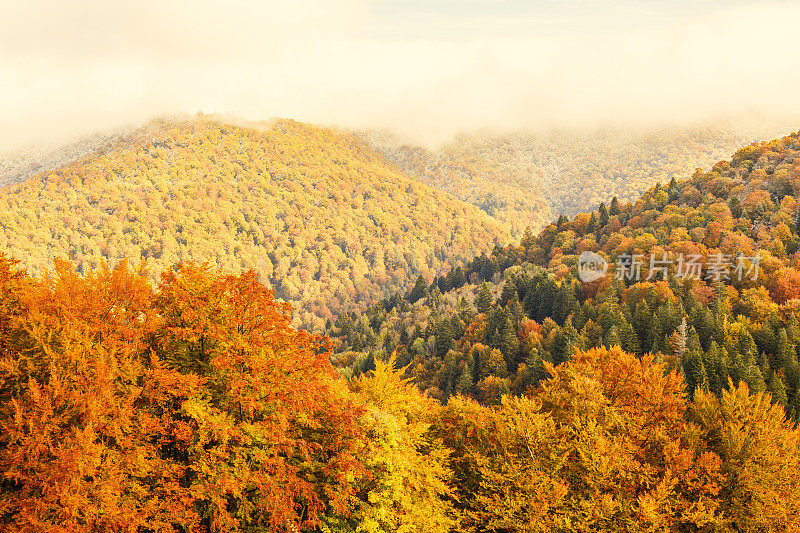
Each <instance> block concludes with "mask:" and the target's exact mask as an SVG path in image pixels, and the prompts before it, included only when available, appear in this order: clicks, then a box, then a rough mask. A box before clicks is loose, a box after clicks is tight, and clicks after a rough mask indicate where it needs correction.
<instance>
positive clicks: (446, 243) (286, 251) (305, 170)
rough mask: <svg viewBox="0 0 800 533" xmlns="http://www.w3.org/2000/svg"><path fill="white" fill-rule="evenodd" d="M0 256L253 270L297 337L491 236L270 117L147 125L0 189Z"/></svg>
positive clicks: (348, 142)
mask: <svg viewBox="0 0 800 533" xmlns="http://www.w3.org/2000/svg"><path fill="white" fill-rule="evenodd" d="M0 215H1V216H2V222H0V246H1V247H3V248H4V249H6V250H8V251H9V253H11V254H12V255H14V256H16V257H19V258H20V260H21V261H22V264H23V266H24V267H25V268H26V269H28V270H29V271H32V272H35V271H37V270H39V269H41V268H42V267H48V266H50V264H51V262H52V260H53V258H55V257H64V258H67V259H69V260H70V261H72V262H73V263H74V264H75V265H76V267H77V268H78V269H79V270H80V271H85V270H86V269H87V268H89V267H96V266H97V265H98V264H99V262H100V261H101V260H105V261H107V262H109V264H111V265H113V264H116V263H117V262H118V261H119V260H121V259H122V258H128V259H130V260H131V261H133V262H134V263H136V262H138V261H139V260H146V262H147V265H148V268H149V269H150V271H151V273H152V275H154V276H157V275H158V273H159V272H161V271H164V270H167V269H169V268H172V266H173V265H175V264H177V263H178V262H180V261H185V260H192V259H194V260H203V261H205V260H209V261H212V262H213V263H215V264H217V265H218V266H220V267H222V268H225V269H227V270H229V271H240V270H243V269H248V268H253V269H255V270H256V272H257V273H258V274H259V275H260V276H261V278H262V279H263V280H264V281H265V282H268V283H269V284H270V285H271V286H272V288H274V289H275V291H276V293H277V295H278V296H279V297H280V298H283V299H285V300H287V301H291V302H294V303H296V304H297V305H298V306H299V308H300V311H299V313H300V319H301V321H302V323H303V324H304V325H306V326H307V327H310V328H314V327H320V326H321V325H322V323H323V322H324V319H325V318H329V317H331V316H333V315H334V314H337V313H339V312H340V310H342V309H361V308H362V306H364V305H366V304H368V303H369V302H370V301H375V300H376V299H377V298H380V297H381V296H383V295H384V293H385V291H386V290H389V289H391V288H393V287H395V288H396V287H404V286H406V285H407V284H409V283H410V282H413V280H414V278H415V277H416V276H417V275H418V274H419V273H424V274H425V275H428V276H430V275H433V274H435V273H437V272H441V271H443V270H447V269H448V268H450V267H452V266H455V265H457V264H459V261H461V260H466V259H468V258H469V257H471V256H472V255H474V253H475V252H476V251H479V250H485V251H486V250H490V249H491V248H492V247H493V246H494V245H495V243H497V242H500V241H501V240H503V239H505V235H504V233H503V232H502V231H501V230H500V228H499V227H498V225H497V224H496V223H495V222H494V221H493V220H492V219H491V217H489V216H488V215H486V214H485V213H483V212H482V211H480V210H479V209H478V208H476V207H474V206H471V205H469V204H466V203H463V202H461V201H459V200H456V199H455V198H452V197H450V196H449V195H447V194H445V193H442V192H439V191H435V190H433V189H431V188H429V187H427V186H425V185H423V184H420V183H418V182H416V181H414V180H412V179H410V178H408V177H407V176H406V175H404V174H403V173H402V171H400V170H399V169H397V168H396V167H394V166H393V165H391V164H390V163H387V161H386V160H385V159H384V158H383V157H382V156H381V155H380V154H378V153H377V152H375V151H374V150H372V149H371V148H369V147H368V146H367V145H365V144H364V143H363V142H362V141H361V140H360V139H358V138H357V137H356V136H354V135H352V134H350V133H347V132H345V131H340V130H333V129H328V128H321V127H314V126H310V125H305V124H301V123H299V122H295V121H291V120H277V121H275V122H274V123H271V124H267V123H264V124H261V125H260V126H258V127H245V126H237V125H231V124H226V123H224V122H220V121H218V120H213V119H209V118H203V117H201V118H195V119H168V120H161V121H155V122H153V123H151V124H150V125H148V126H146V127H145V128H143V129H140V130H137V131H134V132H133V133H131V134H130V135H127V136H125V137H123V138H121V139H117V140H114V141H112V142H111V143H109V144H107V145H106V146H105V147H103V148H101V149H99V150H97V151H95V152H93V153H91V154H89V155H87V156H84V157H82V158H81V159H79V160H77V161H74V162H72V163H70V164H67V165H66V166H63V167H60V168H58V169H56V170H53V171H49V172H43V173H40V174H38V175H36V176H33V177H31V178H30V179H28V180H26V181H25V182H24V183H21V184H19V185H15V186H11V187H7V188H4V189H2V190H0Z"/></svg>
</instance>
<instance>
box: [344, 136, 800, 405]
mask: <svg viewBox="0 0 800 533" xmlns="http://www.w3.org/2000/svg"><path fill="white" fill-rule="evenodd" d="M798 198H800V134H792V135H789V136H787V137H784V138H782V139H776V140H774V141H771V142H763V143H755V144H753V145H750V146H747V147H745V148H743V149H741V150H739V151H737V152H736V153H735V154H734V156H733V157H732V158H731V159H730V161H721V162H719V163H717V164H716V165H714V166H713V167H712V168H711V169H710V170H708V171H705V172H704V171H697V172H696V173H695V174H694V175H693V176H691V177H689V178H688V179H685V180H683V181H677V180H671V181H670V182H669V183H668V184H664V185H656V186H655V187H653V188H651V189H650V190H648V191H647V192H646V193H645V194H644V195H643V196H642V197H641V198H640V199H638V200H637V201H636V202H634V203H621V202H619V201H618V200H616V199H614V200H613V201H612V202H611V203H610V205H606V204H601V206H600V208H599V209H598V210H597V211H594V212H591V213H581V214H579V215H577V216H576V217H575V218H574V219H573V220H569V219H568V218H567V217H560V218H559V220H558V222H557V223H553V224H550V225H548V226H547V227H546V228H545V229H544V230H542V231H541V233H539V234H538V235H533V234H532V233H528V234H526V235H525V237H524V238H523V239H522V241H521V243H520V244H516V245H512V246H507V247H505V248H503V249H500V248H498V249H496V250H495V251H494V252H493V253H492V254H491V255H482V256H478V257H476V258H475V259H473V261H471V262H470V263H469V264H468V265H467V266H466V268H457V269H454V270H452V271H451V272H450V273H448V275H446V276H441V277H437V278H435V279H433V280H432V281H430V280H428V281H426V280H418V281H417V284H416V285H415V287H414V288H413V289H412V290H411V291H409V292H407V293H406V294H405V295H396V296H395V297H393V298H390V299H387V300H386V301H384V302H383V305H381V306H376V307H374V308H372V309H371V310H369V311H368V312H367V313H365V314H361V315H359V314H351V315H349V316H346V317H342V318H341V319H340V320H339V321H337V322H336V323H335V324H332V326H331V328H330V330H329V331H330V334H331V335H332V337H333V338H334V339H335V340H336V342H337V349H336V350H337V352H338V353H337V355H336V356H335V362H336V364H337V365H339V366H340V368H341V371H342V372H345V373H355V374H357V373H359V372H361V371H363V369H365V368H370V367H371V365H372V360H373V359H375V358H381V357H383V356H384V355H383V354H384V353H390V352H392V351H394V350H397V354H398V355H397V358H398V361H399V362H400V363H401V364H403V365H405V364H408V365H410V366H409V369H408V372H409V375H410V376H412V377H413V378H414V379H415V380H416V382H417V383H418V384H419V386H420V387H422V388H423V389H426V390H428V391H429V392H430V393H431V394H432V395H433V396H435V397H438V398H440V399H442V400H445V399H446V398H448V397H450V396H452V395H455V394H459V393H460V394H465V395H469V396H472V397H474V398H477V399H479V400H481V401H484V402H487V403H496V402H499V401H500V398H501V396H502V394H504V393H508V392H513V393H517V394H521V393H523V392H525V391H526V390H528V389H529V388H531V387H535V386H536V384H537V383H539V382H540V380H542V379H546V378H547V376H548V372H547V371H546V370H545V368H546V365H548V364H558V363H562V362H566V361H569V360H570V359H571V357H572V353H573V351H574V350H575V349H589V348H593V347H602V346H606V347H610V346H621V347H622V349H624V350H626V351H628V352H631V353H635V354H638V355H640V356H641V355H643V354H645V353H648V352H650V353H653V354H656V357H657V358H658V359H659V360H661V361H662V362H664V364H666V365H667V367H668V368H674V369H675V370H677V371H678V372H679V373H681V374H682V375H683V376H684V382H685V384H686V387H687V392H688V393H689V394H694V393H695V391H696V390H698V389H703V390H707V391H710V392H712V393H714V394H717V395H719V394H721V393H722V391H723V390H725V389H726V387H727V384H728V381H729V380H732V381H733V382H734V383H739V382H740V381H741V382H745V383H746V384H747V385H748V387H749V389H750V390H751V391H769V392H770V393H771V395H772V398H773V401H775V402H776V403H779V404H780V405H781V406H782V407H783V408H784V409H785V411H786V413H787V415H788V416H790V417H791V418H792V419H794V420H797V419H798V418H799V417H800V363H798V356H799V355H800V352H799V351H798V347H799V346H800V320H799V318H800V317H799V315H800V269H799V268H798V267H800V255H799V254H798V251H797V250H798V243H800V227H799V226H800V223H799V220H800V217H798V214H799V212H800V202H798ZM586 252H591V253H595V254H597V256H599V257H600V258H602V259H603V260H605V261H607V265H608V271H607V273H606V275H605V276H603V277H601V278H600V279H598V280H595V281H591V282H584V281H582V280H581V277H580V275H579V271H578V265H579V261H580V256H581V254H584V253H586ZM637 258H638V259H637ZM690 258H691V259H693V260H694V262H695V263H696V264H697V268H698V270H696V271H695V272H696V273H699V274H698V275H694V276H692V275H687V270H686V269H687V264H688V262H689V259H690ZM632 259H634V260H637V261H639V262H640V263H641V264H640V265H639V268H640V274H639V275H638V276H634V275H633V273H632V270H631V264H632V263H631V260H632ZM622 265H624V266H626V268H625V269H623V268H622V267H621V266H622ZM725 265H727V266H725ZM659 267H663V269H666V272H667V273H666V275H665V273H664V271H663V270H661V269H660V268H659ZM681 269H683V271H681ZM651 274H652V275H651Z"/></svg>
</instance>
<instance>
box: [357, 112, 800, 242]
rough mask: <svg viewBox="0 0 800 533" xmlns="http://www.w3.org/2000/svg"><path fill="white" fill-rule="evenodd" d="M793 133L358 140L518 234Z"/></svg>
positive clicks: (765, 128)
mask: <svg viewBox="0 0 800 533" xmlns="http://www.w3.org/2000/svg"><path fill="white" fill-rule="evenodd" d="M794 127H795V125H794V124H792V125H786V124H783V123H775V122H770V121H764V122H760V123H756V124H755V125H753V124H752V123H751V122H749V121H748V122H741V123H739V122H728V123H720V124H718V125H715V126H713V127H707V128H694V129H664V130H660V131H655V132H649V133H631V132H618V131H606V132H598V133H594V134H577V133H553V134H549V135H534V134H528V133H513V134H508V135H463V136H460V137H458V138H457V139H456V140H455V141H453V142H452V143H450V144H448V145H446V146H444V147H443V148H442V149H440V150H438V151H430V150H427V149H425V148H422V147H419V146H414V145H409V144H403V143H402V142H400V141H399V140H398V139H397V138H395V137H393V136H392V135H390V134H381V133H376V132H368V133H364V134H363V136H364V138H365V139H366V140H367V141H368V142H369V143H370V144H371V145H373V146H374V147H375V148H376V149H377V150H378V151H380V152H381V153H383V154H384V155H385V156H386V157H387V158H389V159H391V160H392V161H394V162H395V163H396V164H398V165H399V166H400V167H401V168H403V169H404V170H406V171H407V172H408V173H409V174H411V175H412V176H415V177H416V178H417V179H419V180H420V181H422V182H423V183H427V184H429V185H431V186H433V187H435V188H437V189H440V190H443V191H447V192H449V193H451V194H453V195H454V196H456V197H458V198H461V199H462V200H465V201H467V202H470V203H472V204H474V205H476V206H478V207H481V208H482V209H484V210H485V211H486V212H487V213H489V214H491V215H493V216H495V217H496V218H497V219H498V221H500V222H501V223H504V224H505V225H506V227H508V229H509V230H510V232H511V233H512V235H514V236H515V237H517V238H518V237H521V236H522V233H523V232H524V230H525V228H526V227H527V226H531V227H532V228H533V229H534V230H538V229H540V228H541V227H543V226H544V225H545V224H547V223H549V222H550V221H551V220H555V219H556V218H558V216H559V215H560V214H566V215H568V216H573V215H575V214H576V213H579V212H582V211H586V210H588V209H594V208H596V207H597V206H598V205H599V204H600V202H603V201H605V202H608V201H609V200H610V199H611V198H612V197H614V196H617V197H618V198H619V199H620V200H622V201H625V200H630V201H635V200H636V199H637V198H638V197H639V196H640V195H641V194H642V193H644V192H645V191H646V190H647V189H648V188H650V187H652V186H653V185H654V184H656V183H657V182H661V183H666V182H668V181H669V180H670V179H672V178H673V177H675V178H678V179H680V178H681V177H684V176H687V175H691V174H692V172H694V170H695V169H696V168H709V167H710V166H712V165H714V164H715V163H716V162H717V161H719V160H721V159H722V158H724V157H727V156H728V155H730V154H731V153H732V152H734V151H735V150H736V149H738V148H739V147H741V146H743V145H747V144H749V143H751V142H754V141H757V140H760V139H763V138H773V137H776V136H778V135H785V134H786V133H788V132H790V131H791V130H792V128H794Z"/></svg>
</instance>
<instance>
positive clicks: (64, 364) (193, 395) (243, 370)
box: [0, 255, 800, 533]
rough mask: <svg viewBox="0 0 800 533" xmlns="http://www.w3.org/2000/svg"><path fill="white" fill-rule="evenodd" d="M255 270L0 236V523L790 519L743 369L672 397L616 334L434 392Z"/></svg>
mask: <svg viewBox="0 0 800 533" xmlns="http://www.w3.org/2000/svg"><path fill="white" fill-rule="evenodd" d="M290 323H291V316H290V310H289V309H288V306H287V305H286V304H282V303H279V302H277V301H276V300H275V299H274V297H273V294H272V292H271V291H269V290H268V289H267V288H266V287H264V286H263V285H261V284H260V283H259V282H258V276H257V275H256V274H255V273H254V272H252V271H250V272H246V273H244V274H238V275H233V274H225V273H222V272H219V271H217V270H216V269H214V268H212V267H210V266H208V265H199V264H192V263H188V264H182V265H180V266H179V267H178V268H177V269H175V270H174V271H169V272H166V273H165V274H163V275H162V276H161V279H160V282H159V283H158V285H157V286H153V285H152V283H151V281H150V279H149V277H148V276H147V275H146V273H145V272H143V271H141V270H140V269H138V270H137V269H132V268H131V267H130V266H129V265H128V264H127V263H125V262H123V263H121V264H120V265H119V266H118V267H117V268H116V269H114V270H109V269H108V268H100V269H99V270H94V271H87V272H86V273H85V274H83V275H81V274H80V273H78V272H76V271H75V270H73V268H72V267H71V266H70V265H69V264H68V263H67V262H57V263H56V265H55V269H54V270H53V271H52V272H49V273H46V274H45V275H44V276H42V277H41V278H39V279H37V278H30V277H27V276H26V275H25V274H24V273H23V272H20V271H18V265H17V264H15V263H14V262H13V261H11V260H9V259H8V258H7V256H5V255H0V531H9V532H11V531H14V532H22V533H40V532H43V531H69V532H70V533H94V532H98V531H103V532H115V533H117V532H119V533H122V532H125V533H150V532H159V533H185V532H196V533H253V532H274V533H290V532H297V531H314V532H326V533H355V532H371V533H379V532H380V533H394V532H398V531H408V532H412V531H413V532H417V531H424V532H431V533H448V532H454V533H455V532H474V533H479V532H486V531H497V532H500V531H503V532H505V531H509V532H511V531H514V532H517V531H518V532H545V531H554V532H564V533H566V532H577V531H598V532H600V531H603V532H609V531H610V532H620V533H621V532H631V531H633V532H647V531H679V532H683V531H686V532H691V531H741V532H759V531H795V530H797V528H798V527H800V523H798V520H800V497H799V496H800V488H799V487H798V484H797V483H796V480H797V476H798V474H800V447H799V446H798V445H799V444H800V442H798V439H799V438H800V431H798V429H796V428H794V427H793V425H792V424H791V423H790V422H788V421H787V420H786V419H785V416H784V412H783V408H782V407H781V406H780V405H773V404H771V403H770V401H769V400H770V396H769V394H763V393H752V392H749V391H748V388H747V386H746V385H744V384H742V385H739V386H730V387H726V388H725V389H724V390H723V391H721V393H720V395H719V398H717V397H716V396H715V395H714V394H711V393H710V392H706V390H705V389H697V390H696V391H695V392H694V394H693V397H692V398H691V399H688V398H687V396H686V393H685V391H684V383H683V381H682V378H681V376H680V374H678V373H676V372H675V371H674V370H670V369H669V363H666V362H657V359H656V358H654V357H653V356H652V355H645V356H643V357H641V358H637V357H636V356H635V355H633V354H629V353H625V352H623V351H622V350H621V349H620V348H619V347H614V348H611V349H606V348H596V349H591V350H588V351H577V352H574V353H572V354H570V356H569V357H568V359H567V360H566V361H565V362H562V363H561V364H559V365H557V366H553V365H551V364H550V363H549V362H545V363H544V365H543V367H542V368H543V371H544V372H545V373H546V375H543V376H542V379H541V380H540V382H539V386H538V387H536V388H534V389H530V390H528V392H527V393H526V394H525V395H522V396H514V397H512V396H504V397H503V398H502V399H501V401H500V402H499V404H498V405H492V406H486V405H481V404H479V403H477V402H475V401H474V400H471V399H469V398H466V397H464V396H456V397H453V398H450V401H449V402H448V403H447V404H446V405H443V404H441V403H439V402H437V401H435V400H434V399H432V398H431V397H430V396H427V395H425V394H423V393H421V392H420V391H419V390H418V389H417V388H416V387H415V386H414V385H413V384H410V383H409V382H408V381H407V380H405V379H403V378H402V376H401V374H402V370H399V371H398V370H395V368H394V367H396V366H397V361H396V360H394V359H393V358H391V357H389V358H387V359H386V360H385V361H381V360H376V361H375V362H374V365H373V370H372V371H371V372H370V373H369V374H365V375H362V376H359V377H356V378H354V379H351V380H349V381H345V380H344V379H343V378H341V377H337V375H336V373H335V372H334V370H333V368H332V366H331V364H330V357H331V356H332V353H331V352H330V351H329V348H328V347H329V343H328V341H327V340H326V339H325V338H322V337H318V336H314V335H311V334H309V333H307V332H305V331H302V330H299V331H298V330H295V329H293V328H292V327H291V325H290Z"/></svg>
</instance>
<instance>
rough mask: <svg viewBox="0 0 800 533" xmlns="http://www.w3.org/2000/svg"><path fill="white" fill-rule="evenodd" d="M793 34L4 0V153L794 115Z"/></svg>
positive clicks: (545, 16) (379, 6)
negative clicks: (92, 136) (127, 131)
mask: <svg viewBox="0 0 800 533" xmlns="http://www.w3.org/2000/svg"><path fill="white" fill-rule="evenodd" d="M797 28H800V3H798V2H791V3H790V2H768V3H765V2H745V1H741V2H738V1H730V0H729V1H725V2H721V1H720V2H711V1H707V2H698V1H694V2H691V1H675V0H672V1H654V2H646V1H642V0H639V1H626V0H620V1H611V0H582V1H574V2H564V1H526V2H523V1H510V0H506V1H503V0H461V1H455V0H424V1H423V0H372V1H366V0H327V1H324V2H323V1H314V0H277V1H269V0H268V1H252V2H250V1H226V2H211V1H204V0H191V1H189V0H177V1H170V0H159V1H154V0H153V1H139V2H129V1H128V2H116V1H110V0H92V1H89V0H73V1H70V2H63V1H61V0H59V1H55V0H53V1H47V0H29V1H24V2H22V1H13V2H12V1H9V0H0V149H10V148H13V147H16V146H18V145H21V144H24V143H28V142H33V141H54V140H55V141H57V140H61V139H63V138H64V137H66V136H72V135H75V134H81V133H86V132H91V131H92V130H96V129H101V128H108V127H113V126H115V125H121V124H125V123H130V122H134V123H136V122H141V121H144V120H146V119H148V118H149V117H151V116H153V115H157V114H167V113H175V112H189V113H194V112H196V111H198V110H202V111H205V112H220V113H233V114H236V115H240V116H242V117H244V118H247V119H265V118H269V117H272V116H281V117H291V118H296V119H299V120H304V121H310V122H315V123H320V124H337V125H341V126H346V127H388V128H394V129H397V130H400V131H401V132H403V133H406V134H407V135H410V136H412V137H413V138H415V139H418V140H419V141H421V142H435V141H440V140H443V139H446V138H447V137H448V136H450V135H452V134H453V133H455V132H457V131H461V130H469V129H476V128H494V129H520V128H527V129H538V128H547V127H558V128H573V127H597V126H604V125H608V124H615V125H642V124H644V125H648V124H662V123H682V122H693V123H697V122H700V121H703V120H707V119H711V118H714V117H719V116H723V115H731V114H736V113H740V112H760V113H766V114H774V115H776V114H779V115H783V116H794V115H798V116H800V98H798V90H800V39H798V38H797ZM798 129H800V125H799V126H798Z"/></svg>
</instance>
